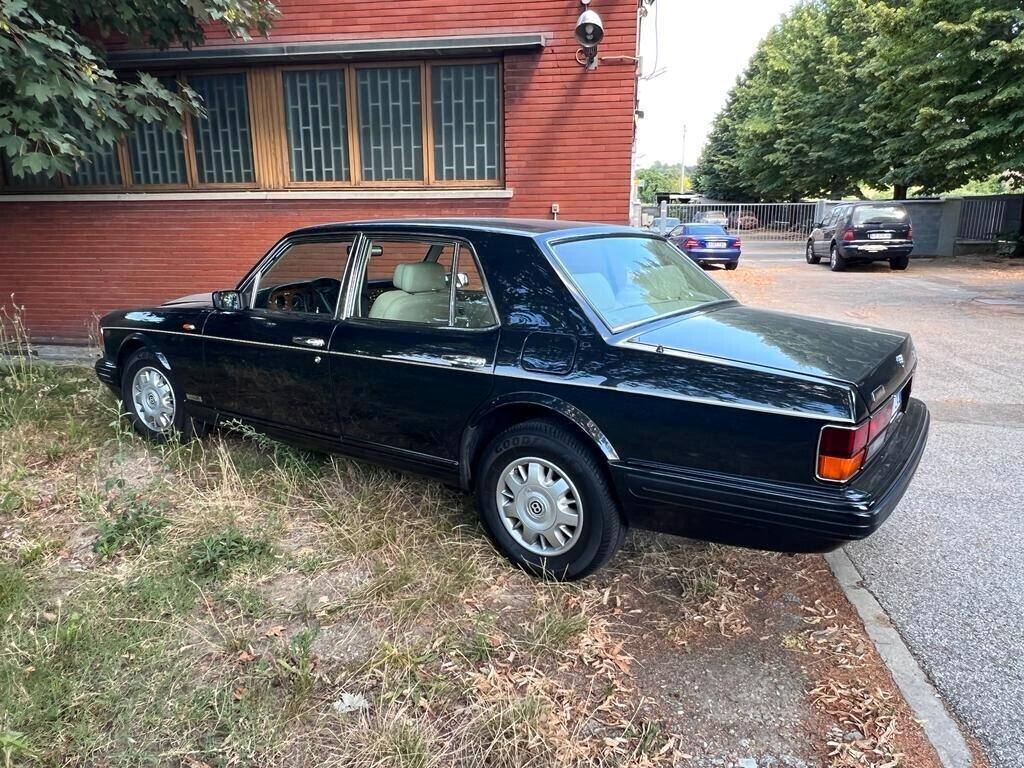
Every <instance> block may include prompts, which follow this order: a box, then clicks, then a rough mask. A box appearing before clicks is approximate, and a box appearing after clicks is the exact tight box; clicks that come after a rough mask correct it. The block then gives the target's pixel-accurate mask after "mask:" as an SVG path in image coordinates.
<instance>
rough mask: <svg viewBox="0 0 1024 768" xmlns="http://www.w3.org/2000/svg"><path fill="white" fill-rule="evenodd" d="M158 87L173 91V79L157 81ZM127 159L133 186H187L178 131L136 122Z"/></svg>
mask: <svg viewBox="0 0 1024 768" xmlns="http://www.w3.org/2000/svg"><path fill="white" fill-rule="evenodd" d="M160 84H161V85H163V86H164V87H165V88H169V89H171V90H175V89H176V88H177V83H176V82H175V81H174V78H166V77H165V78H160ZM128 156H129V157H128V159H129V162H130V164H131V168H132V173H131V179H132V183H133V184H139V185H150V184H153V185H155V184H178V185H182V186H183V185H185V184H188V175H187V173H186V170H185V142H184V140H183V137H182V134H181V132H180V131H169V130H167V129H166V128H165V127H164V126H163V125H161V124H159V123H137V124H136V125H135V128H134V130H133V131H132V133H131V135H130V136H129V137H128Z"/></svg>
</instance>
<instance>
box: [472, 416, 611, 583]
mask: <svg viewBox="0 0 1024 768" xmlns="http://www.w3.org/2000/svg"><path fill="white" fill-rule="evenodd" d="M476 480H477V481H476V495H477V506H478V508H479V510H480V516H481V518H482V519H483V522H484V524H485V525H486V527H487V531H488V532H489V533H490V535H491V538H492V539H493V540H494V542H495V543H496V544H497V546H498V549H500V550H501V552H502V553H503V554H504V555H505V556H506V557H507V558H508V559H509V560H511V561H512V562H513V563H515V564H516V565H518V566H520V567H522V568H524V569H526V570H527V571H529V572H531V573H534V574H537V575H543V576H546V577H550V578H554V579H559V580H562V579H564V580H572V579H580V578H583V577H584V576H586V575H588V574H590V573H593V572H594V571H596V570H597V569H598V568H600V567H601V566H602V565H604V564H605V563H606V562H608V560H609V559H610V558H611V557H612V555H614V554H615V552H616V550H617V549H618V548H619V546H620V545H621V544H622V540H623V538H624V536H625V532H626V526H625V525H624V524H623V522H622V519H621V517H620V514H619V505H618V503H617V501H616V500H615V497H614V495H613V494H612V490H611V486H610V484H609V481H608V478H607V476H606V474H605V471H604V469H603V467H602V466H601V464H600V462H599V460H598V458H597V457H596V456H595V455H594V454H593V452H592V451H591V450H590V449H589V447H588V446H587V445H586V444H584V442H583V441H582V440H581V439H580V438H579V437H577V436H576V435H575V434H574V433H573V432H571V431H569V430H568V429H566V428H564V427H563V426H561V425H560V424H557V423H555V422H552V421H547V420H536V421H528V422H524V423H523V424H518V425H516V426H514V427H512V428H510V429H508V430H506V431H504V432H502V433H501V434H500V435H498V437H496V438H495V439H494V441H493V442H492V443H491V444H490V446H489V447H488V448H487V450H486V451H485V452H484V455H483V457H482V458H481V461H480V463H479V465H478V467H477V472H476Z"/></svg>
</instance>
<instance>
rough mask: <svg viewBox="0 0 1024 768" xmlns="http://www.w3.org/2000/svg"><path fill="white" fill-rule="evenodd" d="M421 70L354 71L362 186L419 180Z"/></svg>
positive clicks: (420, 155)
mask: <svg viewBox="0 0 1024 768" xmlns="http://www.w3.org/2000/svg"><path fill="white" fill-rule="evenodd" d="M420 90H421V89H420V68H419V67H382V68H375V69H360V70H358V101H359V157H360V164H361V166H362V168H361V170H362V179H363V180H364V181H397V180H402V181H418V180H421V179H422V178H423V107H422V102H421V97H420Z"/></svg>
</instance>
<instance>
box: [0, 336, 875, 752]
mask: <svg viewBox="0 0 1024 768" xmlns="http://www.w3.org/2000/svg"><path fill="white" fill-rule="evenodd" d="M2 325H3V324H2V323H0V326H2ZM19 344H20V343H19ZM19 344H15V346H19ZM666 541H667V540H665V539H659V540H657V541H656V542H645V543H644V545H643V546H641V547H637V548H632V547H630V548H627V551H626V552H625V553H624V555H622V556H620V558H619V559H618V560H617V561H616V564H615V568H614V569H606V570H605V571H603V572H602V573H601V574H598V575H597V576H595V577H594V578H591V579H589V580H587V581H586V582H584V583H582V584H555V583H546V582H541V581H537V580H534V579H532V578H530V577H528V576H527V575H525V574H524V573H521V572H519V571H517V570H515V569H513V568H511V567H510V566H509V565H508V564H507V563H506V561H504V560H503V559H502V558H500V557H499V556H498V555H497V554H496V553H495V551H494V550H493V548H492V547H491V545H490V544H489V542H488V541H487V539H486V537H485V535H484V533H483V531H482V529H481V527H480V525H479V524H478V522H477V519H476V515H475V512H474V511H473V509H472V507H471V502H470V500H469V499H467V498H466V497H464V496H462V495H460V494H456V493H453V492H450V491H448V490H446V489H445V488H443V487H442V486H440V485H439V484H436V483H431V482H425V481H422V480H419V479H414V478H410V477H406V476H403V475H399V474H396V473H393V472H389V471H386V470H382V469H379V468H376V467H372V466H369V465H365V464H361V463H358V462H354V461H349V460H345V459H341V458H328V457H324V456H318V455H313V454H308V453H304V452H301V451H297V450H295V449H293V448H290V447H288V446H285V445H282V444H280V443H276V442H274V441H271V440H269V439H267V438H265V437H263V436H262V435H259V434H257V433H254V432H252V431H251V430H247V429H244V428H235V429H221V430H220V431H218V432H217V433H215V434H214V435H212V436H211V437H209V438H207V439H205V440H203V441H198V442H191V443H188V444H185V445H179V444H171V445H165V446H152V445H149V444H147V443H145V442H143V441H142V440H141V439H140V438H138V437H137V436H135V435H134V434H133V433H132V432H131V431H130V430H129V429H128V428H127V427H126V423H125V421H124V420H123V419H121V418H120V417H119V413H118V404H117V403H116V402H115V400H114V398H113V397H112V396H111V395H110V394H109V393H108V392H106V391H105V390H104V389H103V388H102V387H101V386H100V385H99V384H98V383H97V382H96V381H95V379H94V377H93V376H92V373H91V371H88V370H84V369H81V368H74V367H66V368H57V367H53V366H46V365H40V364H37V363H32V362H30V361H28V360H27V359H26V358H16V359H15V360H14V362H13V364H7V365H6V366H5V367H4V368H0V616H2V617H3V623H2V625H0V765H2V764H4V763H3V761H4V760H6V761H7V762H8V763H9V764H11V765H29V766H34V765H40V766H41V765H61V766H104V767H107V766H138V765H143V764H146V765H184V766H190V767H191V768H205V767H206V766H209V767H210V768H214V767H216V766H271V765H289V766H306V765H309V766H351V767H353V768H371V767H372V768H378V767H383V766H396V767H398V766H410V767H419V766H423V767H429V766H464V765H486V766H495V767H500V766H508V767H509V768H512V767H513V766H515V767H519V766H550V765H559V766H584V765H586V766H593V765H597V766H656V765H675V764H680V763H681V762H682V761H684V760H688V757H687V752H688V751H689V750H690V748H691V747H692V746H693V745H692V744H689V743H688V741H687V735H686V734H685V733H674V732H672V728H671V727H670V726H669V725H668V722H669V718H667V717H662V714H661V711H660V710H659V707H662V706H663V704H659V703H657V702H655V701H653V700H652V698H651V694H650V692H649V691H645V690H642V689H641V687H640V686H639V685H638V683H637V679H638V678H637V668H638V665H639V664H640V663H641V662H640V661H638V659H637V658H636V657H637V656H640V655H643V653H644V652H645V651H646V648H645V646H644V643H645V641H644V639H643V638H644V637H647V636H650V634H651V633H654V634H655V635H656V636H657V637H658V638H667V639H668V641H667V645H668V648H669V650H670V651H672V650H673V649H675V650H677V651H678V652H680V653H682V652H684V651H685V652H690V651H689V649H690V648H692V647H693V646H696V645H700V643H697V642H696V641H697V640H699V639H701V638H709V637H710V638H713V639H715V640H716V641H722V642H729V641H731V640H736V639H739V638H744V637H750V634H751V630H752V628H753V620H752V619H751V613H752V611H754V610H755V609H757V610H763V609H764V605H763V604H762V601H761V595H762V594H763V591H764V585H763V584H761V582H760V576H759V571H761V570H763V569H765V568H766V567H771V566H773V565H774V564H775V563H776V560H775V558H774V556H771V555H754V554H751V553H749V552H743V551H739V550H732V549H728V548H723V547H697V546H694V545H693V544H691V543H686V542H681V541H668V542H667V543H666ZM792 578H794V579H797V578H800V575H799V572H794V574H793V575H792ZM819 618H820V619H821V620H820V621H819V622H818V623H817V624H816V625H815V626H814V627H813V628H811V629H809V630H808V631H807V632H806V633H802V634H800V635H799V636H798V637H795V638H794V643H795V644H796V645H798V646H800V647H802V648H804V649H805V652H807V653H808V655H809V656H812V657H814V656H815V655H816V654H819V655H827V656H829V657H830V658H831V657H834V656H835V657H838V658H840V659H841V660H843V663H849V664H855V663H857V656H856V648H857V647H858V646H857V643H858V642H859V640H857V639H856V638H853V637H852V636H851V635H849V633H848V632H847V630H846V628H840V629H839V630H836V632H837V633H838V634H840V635H842V636H843V637H846V638H847V639H846V640H843V641H842V642H837V641H836V637H834V636H833V634H834V633H833V634H830V633H832V628H831V625H829V623H828V622H829V618H828V616H827V615H820V616H819ZM763 626H764V623H763V621H762V622H761V623H760V624H759V625H758V632H759V634H760V632H764V631H765V630H764V629H763ZM822 633H824V634H822ZM773 642H775V644H776V645H775V647H776V648H777V647H778V645H777V643H778V641H777V640H776V641H773ZM844 643H845V644H844ZM819 649H820V650H819ZM851 654H852V655H851ZM693 663H697V664H700V663H705V662H704V660H702V658H701V657H699V656H697V657H694V660H693ZM812 694H813V697H814V700H815V701H816V702H817V703H818V705H819V706H820V707H821V709H822V711H824V712H826V713H829V714H830V716H833V715H834V719H835V720H836V721H838V722H841V723H843V724H846V723H850V724H852V725H851V727H856V728H858V729H859V730H860V731H861V732H862V733H863V734H864V737H865V739H866V740H867V742H868V743H866V744H864V745H860V744H857V745H853V746H851V745H848V744H841V745H837V746H836V747H835V749H836V750H837V752H836V754H835V755H834V756H833V759H834V763H833V764H834V765H836V766H848V765H858V766H860V765H871V764H879V765H880V764H881V761H880V760H879V761H876V762H874V763H871V762H863V761H862V762H860V763H857V762H851V760H854V758H855V756H854V752H853V751H852V750H854V749H856V750H859V754H868V755H872V756H874V755H876V754H883V755H887V754H888V753H886V752H885V749H886V747H885V736H886V734H887V733H888V729H890V728H891V727H892V723H891V722H890V721H886V720H884V712H883V710H882V708H881V704H882V703H884V696H880V695H878V694H877V693H876V692H873V691H871V692H867V691H864V690H861V689H857V688H855V687H851V686H849V685H847V684H845V683H844V684H842V685H840V684H837V685H836V686H832V687H829V686H828V685H827V684H826V683H825V682H823V683H822V686H821V687H820V690H818V689H815V691H813V692H812ZM353 702H354V703H353ZM821 741H822V744H823V745H824V739H822V740H821ZM878 750H881V751H882V752H881V753H879V752H878ZM872 759H874V758H873V757H872ZM844 761H845V762H844ZM690 764H692V763H690Z"/></svg>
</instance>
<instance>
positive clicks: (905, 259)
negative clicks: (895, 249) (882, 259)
mask: <svg viewBox="0 0 1024 768" xmlns="http://www.w3.org/2000/svg"><path fill="white" fill-rule="evenodd" d="M908 266H910V257H909V256H893V257H892V258H891V259H889V269H896V270H904V269H906V268H907V267H908Z"/></svg>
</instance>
